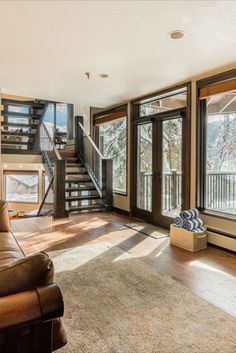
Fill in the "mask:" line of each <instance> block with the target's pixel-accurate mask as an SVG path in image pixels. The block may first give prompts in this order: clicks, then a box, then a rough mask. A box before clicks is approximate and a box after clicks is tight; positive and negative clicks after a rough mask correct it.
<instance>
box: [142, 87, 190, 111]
mask: <svg viewBox="0 0 236 353" xmlns="http://www.w3.org/2000/svg"><path fill="white" fill-rule="evenodd" d="M186 105H187V93H186V91H184V92H183V90H182V92H181V93H176V92H175V93H174V92H173V93H172V95H171V93H170V94H169V95H168V96H166V97H163V96H162V97H160V96H159V97H157V98H156V99H155V98H152V99H146V100H144V101H143V102H141V103H140V105H139V116H140V117H143V116H148V115H152V114H157V113H163V112H167V111H171V110H174V109H179V108H183V107H186Z"/></svg>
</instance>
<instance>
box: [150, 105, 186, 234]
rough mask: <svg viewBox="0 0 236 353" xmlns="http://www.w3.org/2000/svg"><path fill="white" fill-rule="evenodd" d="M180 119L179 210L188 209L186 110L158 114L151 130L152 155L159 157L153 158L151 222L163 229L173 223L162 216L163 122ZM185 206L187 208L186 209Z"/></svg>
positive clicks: (170, 218)
mask: <svg viewBox="0 0 236 353" xmlns="http://www.w3.org/2000/svg"><path fill="white" fill-rule="evenodd" d="M177 118H181V119H182V151H181V152H182V153H181V164H182V180H181V193H182V204H181V209H186V208H189V205H186V204H185V202H186V188H185V187H184V186H185V179H186V150H185V148H184V145H185V144H184V141H185V140H186V129H185V125H186V108H181V109H177V110H173V111H170V112H165V113H161V114H158V116H156V117H154V119H153V120H154V125H153V126H154V129H153V137H154V141H155V143H154V146H153V148H154V149H153V155H154V156H155V154H156V155H157V156H160V157H159V158H155V157H154V160H155V161H154V164H155V165H154V187H153V190H152V192H153V202H154V208H153V222H154V223H155V224H157V225H159V226H162V227H164V228H168V227H169V226H170V224H171V223H172V222H173V218H172V217H168V216H164V215H162V212H161V211H162V205H161V198H162V183H161V180H162V179H161V175H162V166H163V164H162V162H163V149H162V147H163V143H162V142H163V122H164V121H167V120H172V119H177ZM155 195H158V196H159V195H160V198H159V199H158V198H156V200H155ZM186 206H187V207H186Z"/></svg>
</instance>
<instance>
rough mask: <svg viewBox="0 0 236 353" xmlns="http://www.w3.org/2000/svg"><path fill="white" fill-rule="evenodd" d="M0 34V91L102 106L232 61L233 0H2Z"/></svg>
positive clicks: (235, 55) (235, 37)
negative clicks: (179, 35) (177, 34)
mask: <svg viewBox="0 0 236 353" xmlns="http://www.w3.org/2000/svg"><path fill="white" fill-rule="evenodd" d="M175 29H181V30H184V31H185V32H186V36H185V37H184V38H183V39H182V40H176V41H174V40H171V39H169V38H168V37H167V33H168V32H170V31H172V30H175ZM0 35H1V47H0V87H2V90H3V91H4V92H7V93H12V94H18V95H24V96H32V97H37V98H44V99H52V100H58V101H64V102H70V103H77V104H88V105H92V106H98V107H99V106H100V107H105V106H109V105H111V104H116V103H118V102H121V101H124V100H127V99H129V98H132V97H135V96H139V95H142V94H145V93H149V92H150V91H153V90H156V89H159V88H162V87H165V86H167V85H170V84H173V83H177V82H179V81H181V80H185V79H187V78H189V77H192V76H195V75H197V74H199V73H202V72H204V71H208V70H212V69H214V68H217V67H219V66H222V65H228V64H231V63H233V62H236V50H235V48H236V1H114V0H113V1H1V2H0ZM86 71H89V72H91V79H90V80H87V79H86V77H85V75H84V73H85V72H86ZM99 73H108V74H109V78H108V79H101V78H99V77H98V76H97V74H99Z"/></svg>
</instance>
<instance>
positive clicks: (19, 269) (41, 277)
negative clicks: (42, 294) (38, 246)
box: [0, 252, 54, 297]
mask: <svg viewBox="0 0 236 353" xmlns="http://www.w3.org/2000/svg"><path fill="white" fill-rule="evenodd" d="M53 274H54V269H53V263H52V261H51V260H50V258H49V257H48V255H47V254H45V253H42V252H41V253H38V254H35V255H32V256H27V257H23V258H20V259H17V260H13V261H11V262H8V263H7V264H6V265H2V266H1V267H0V297H2V296H4V295H9V294H13V293H18V292H22V291H25V290H29V289H33V288H36V287H39V286H44V285H47V284H49V283H53Z"/></svg>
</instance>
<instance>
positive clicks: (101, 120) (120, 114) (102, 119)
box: [94, 111, 127, 125]
mask: <svg viewBox="0 0 236 353" xmlns="http://www.w3.org/2000/svg"><path fill="white" fill-rule="evenodd" d="M126 116H127V111H122V112H116V113H113V114H109V115H105V116H102V117H99V118H95V120H94V125H100V124H104V123H108V122H111V121H114V120H119V119H122V118H126Z"/></svg>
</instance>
